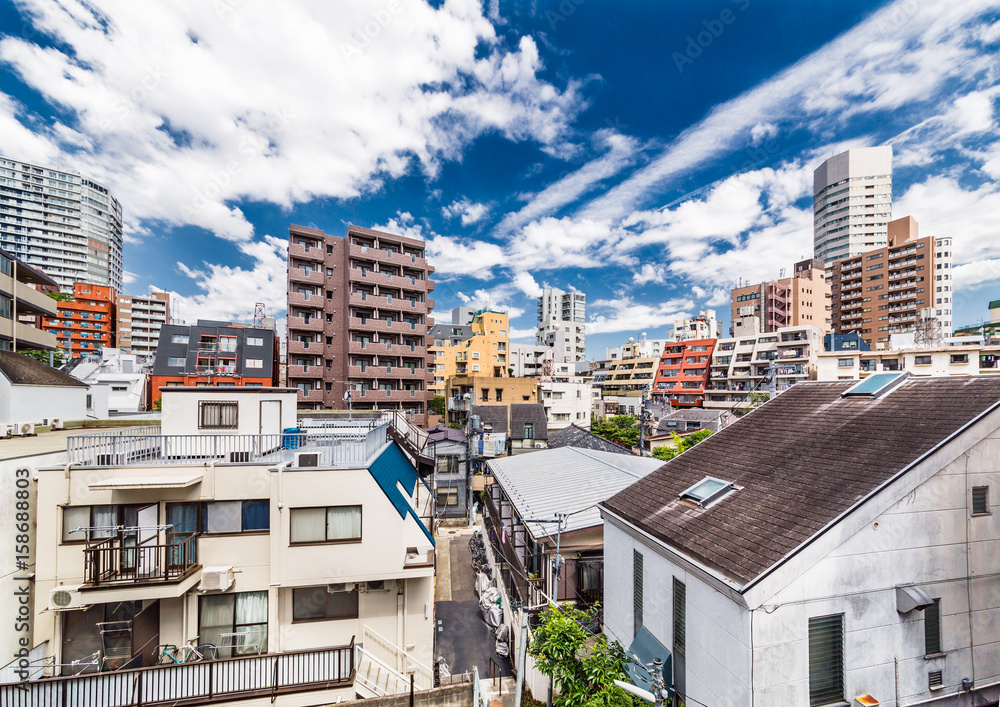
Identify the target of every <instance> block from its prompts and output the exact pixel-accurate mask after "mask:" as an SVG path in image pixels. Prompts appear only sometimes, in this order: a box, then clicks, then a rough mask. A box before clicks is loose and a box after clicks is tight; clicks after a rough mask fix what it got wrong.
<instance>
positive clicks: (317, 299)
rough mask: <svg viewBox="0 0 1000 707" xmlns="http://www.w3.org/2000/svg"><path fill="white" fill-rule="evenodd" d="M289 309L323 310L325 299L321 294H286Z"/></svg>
mask: <svg viewBox="0 0 1000 707" xmlns="http://www.w3.org/2000/svg"><path fill="white" fill-rule="evenodd" d="M288 306H289V307H309V308H311V309H323V307H324V306H326V298H325V297H324V296H323V295H322V294H308V295H305V294H302V293H301V292H289V293H288Z"/></svg>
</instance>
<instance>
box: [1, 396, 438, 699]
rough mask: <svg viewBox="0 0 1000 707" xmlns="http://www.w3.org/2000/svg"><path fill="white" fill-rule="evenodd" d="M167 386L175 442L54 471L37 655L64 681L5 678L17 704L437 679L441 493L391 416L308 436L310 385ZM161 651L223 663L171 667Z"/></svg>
mask: <svg viewBox="0 0 1000 707" xmlns="http://www.w3.org/2000/svg"><path fill="white" fill-rule="evenodd" d="M160 392H161V393H162V399H163V423H162V431H161V430H158V429H150V428H137V429H136V428H133V429H129V430H125V431H120V432H115V433H109V434H104V433H101V434H91V435H81V436H78V437H71V438H70V439H69V440H68V444H67V458H66V461H67V463H65V464H59V465H57V466H49V467H42V468H39V469H38V470H37V472H36V474H37V506H36V507H37V518H36V521H37V522H36V525H37V528H38V536H37V541H36V548H37V549H36V564H35V581H34V592H35V601H34V610H33V615H32V621H31V623H32V627H33V643H32V646H33V647H38V646H44V648H43V649H42V650H43V652H44V654H45V658H46V661H47V662H48V663H50V664H51V666H52V667H49V668H47V669H46V671H45V672H46V674H52V675H54V676H55V677H53V678H52V679H49V680H42V681H38V682H33V683H30V684H29V685H27V686H26V687H25V688H24V689H21V688H19V687H18V686H0V703H2V704H4V705H7V704H10V705H22V704H23V705H25V706H27V705H32V707H34V706H36V705H37V706H39V707H48V706H49V705H53V706H54V705H57V704H83V702H82V701H81V700H82V699H83V695H86V694H91V693H92V691H93V690H95V689H97V688H96V687H95V685H101V688H100V689H101V690H103V692H102V693H101V694H103V695H105V698H103V699H106V700H107V702H106V703H107V704H132V702H130V700H132V699H133V697H132V696H134V695H136V694H141V695H142V696H143V697H142V700H143V702H142V703H143V704H147V705H159V704H176V703H178V702H183V703H185V704H206V703H209V702H214V701H220V700H233V699H237V700H246V704H253V705H256V704H269V703H275V702H276V703H277V704H288V705H292V704H294V705H301V704H315V703H318V702H323V703H327V702H336V701H338V700H339V699H352V698H353V697H354V696H355V695H361V696H365V697H372V696H376V695H384V694H391V693H395V692H402V691H403V690H405V689H409V684H410V681H409V675H410V674H413V675H414V679H415V683H416V686H417V688H418V689H421V688H427V687H430V686H431V685H432V683H433V675H432V670H431V668H430V667H429V666H430V665H431V664H432V663H433V641H434V622H433V596H434V594H433V575H434V540H433V536H432V533H431V521H432V518H433V496H432V494H431V491H430V488H429V487H428V486H427V485H426V484H425V482H424V481H423V480H422V479H421V478H420V477H419V475H418V473H417V471H416V469H415V468H414V466H413V465H412V464H411V463H410V461H409V459H408V458H407V457H406V455H405V454H404V452H403V450H402V449H401V447H400V446H398V445H397V443H396V442H395V441H393V439H394V437H395V435H396V434H398V431H397V432H394V431H393V430H392V429H390V428H391V426H392V422H391V421H388V422H387V421H386V420H384V419H382V418H379V419H377V420H374V421H372V420H367V419H364V420H348V421H343V420H340V421H338V422H337V423H336V424H333V423H331V425H330V426H329V427H326V428H316V429H313V428H310V429H309V431H308V432H300V433H299V432H293V431H291V429H293V428H295V427H296V403H297V401H296V391H295V390H294V389H284V388H281V389H276V388H265V387H261V388H249V387H230V388H222V387H181V388H163V389H162V390H161V391H160ZM162 644H172V645H175V646H185V645H189V644H190V645H195V646H197V645H202V644H213V645H214V647H215V648H214V649H212V650H209V649H202V651H201V652H202V654H203V655H205V657H206V658H210V657H211V655H212V654H214V653H215V652H217V653H218V655H219V658H220V659H221V660H219V661H218V662H214V661H210V662H209V664H208V665H207V666H205V665H203V664H202V663H197V664H192V665H191V666H185V667H183V668H179V667H156V666H155V665H154V664H155V663H156V661H157V655H158V649H157V648H158V646H161V645H162ZM261 656H266V658H262V657H261ZM203 671H210V672H208V673H205V672H203ZM213 672H214V675H215V678H212V679H210V680H208V681H206V680H204V679H202V678H203V677H204V676H205V675H206V674H208V675H211V674H212V673H213ZM78 673H87V674H89V673H100V674H101V675H100V676H98V677H99V678H100V679H97V678H91V677H88V676H87V675H81V676H79V677H72V676H74V675H77V674H78ZM58 676H61V677H58ZM199 676H201V677H199ZM302 693H311V694H310V695H309V697H308V699H305V701H303V699H304V698H302V697H301V694H302ZM60 694H62V695H67V696H68V698H67V699H68V702H59V701H58V699H59V695H60ZM255 700H259V701H255Z"/></svg>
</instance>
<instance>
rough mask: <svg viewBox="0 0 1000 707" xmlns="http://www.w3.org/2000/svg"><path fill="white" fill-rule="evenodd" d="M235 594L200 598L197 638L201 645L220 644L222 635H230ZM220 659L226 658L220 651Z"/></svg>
mask: <svg viewBox="0 0 1000 707" xmlns="http://www.w3.org/2000/svg"><path fill="white" fill-rule="evenodd" d="M235 603H236V595H235V594H206V595H205V596H203V597H201V605H200V607H201V611H200V612H199V616H200V620H199V622H198V636H199V639H198V640H199V641H200V642H201V643H212V644H214V645H216V646H218V645H220V644H221V643H222V634H224V633H232V631H233V623H234V619H235V618H236V616H235ZM219 655H220V657H223V658H228V657H229V656H228V655H226V654H225V653H224V652H223V650H222V649H220V651H219Z"/></svg>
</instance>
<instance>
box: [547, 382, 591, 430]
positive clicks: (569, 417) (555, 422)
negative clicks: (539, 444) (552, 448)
mask: <svg viewBox="0 0 1000 707" xmlns="http://www.w3.org/2000/svg"><path fill="white" fill-rule="evenodd" d="M538 387H539V389H540V391H541V392H540V395H541V402H542V404H543V405H544V406H545V416H546V417H547V418H548V427H549V430H550V431H551V430H561V429H563V428H565V427H569V426H570V425H578V426H580V427H590V409H591V398H592V397H593V388H592V387H591V385H590V384H589V383H576V382H559V381H542V382H541V383H539V384H538ZM563 416H565V419H560V418H562V417H563Z"/></svg>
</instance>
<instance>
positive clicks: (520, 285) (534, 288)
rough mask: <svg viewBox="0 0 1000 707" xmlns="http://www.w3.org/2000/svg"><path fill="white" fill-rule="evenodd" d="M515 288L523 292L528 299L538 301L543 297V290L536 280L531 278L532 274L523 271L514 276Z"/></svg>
mask: <svg viewBox="0 0 1000 707" xmlns="http://www.w3.org/2000/svg"><path fill="white" fill-rule="evenodd" d="M514 286H515V287H517V289H519V290H520V291H521V292H523V293H524V294H525V296H526V297H531V298H532V299H536V298H538V297H541V296H542V288H541V286H540V285H539V284H538V283H537V282H535V278H533V277H532V276H531V273H530V272H527V271H522V272H519V273H517V275H515V276H514Z"/></svg>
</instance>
